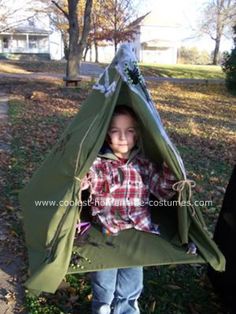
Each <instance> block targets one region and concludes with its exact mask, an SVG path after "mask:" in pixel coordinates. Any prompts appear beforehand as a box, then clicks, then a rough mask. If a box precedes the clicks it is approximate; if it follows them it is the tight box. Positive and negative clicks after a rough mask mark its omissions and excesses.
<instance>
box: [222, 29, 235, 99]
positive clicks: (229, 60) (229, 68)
mask: <svg viewBox="0 0 236 314" xmlns="http://www.w3.org/2000/svg"><path fill="white" fill-rule="evenodd" d="M234 34H235V36H234V48H233V49H232V50H231V53H229V52H225V54H224V58H223V63H222V70H223V71H224V72H225V74H226V86H227V88H228V89H229V90H230V91H232V92H234V93H236V26H234Z"/></svg>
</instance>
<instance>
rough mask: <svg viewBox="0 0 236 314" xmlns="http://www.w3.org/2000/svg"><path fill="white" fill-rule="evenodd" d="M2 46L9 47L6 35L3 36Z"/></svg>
mask: <svg viewBox="0 0 236 314" xmlns="http://www.w3.org/2000/svg"><path fill="white" fill-rule="evenodd" d="M3 48H6V49H7V48H9V38H7V37H4V38H3Z"/></svg>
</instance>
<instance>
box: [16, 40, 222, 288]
mask: <svg viewBox="0 0 236 314" xmlns="http://www.w3.org/2000/svg"><path fill="white" fill-rule="evenodd" d="M119 104H128V105H129V106H131V108H132V109H133V110H134V112H135V113H136V115H137V116H138V119H139V125H140V134H141V137H142V139H143V140H142V149H143V151H144V152H145V155H146V157H147V158H149V159H150V160H151V161H153V162H155V163H157V164H161V163H162V162H163V161H165V162H166V163H167V165H168V166H169V168H170V170H171V171H172V172H173V173H174V174H175V176H176V177H177V179H178V180H179V182H178V183H177V184H176V185H175V189H176V190H177V198H178V201H179V202H180V203H181V205H182V206H179V207H171V206H159V207H157V208H155V210H153V209H152V214H153V221H155V220H157V223H159V224H160V226H161V236H157V235H154V234H150V233H146V232H142V231H137V230H135V229H129V230H125V231H122V232H120V233H119V235H118V236H116V237H113V236H109V235H106V234H103V233H102V232H101V230H100V229H99V228H97V226H96V225H92V226H91V228H89V229H88V230H85V233H84V234H83V235H80V236H79V237H77V238H75V232H76V226H77V225H78V221H80V222H83V219H82V217H83V213H84V214H85V216H86V213H87V212H88V210H89V209H88V208H87V207H86V206H82V204H81V201H82V200H83V199H84V193H82V191H81V188H80V185H81V180H82V179H83V178H84V176H85V175H86V173H87V172H88V171H89V168H90V166H91V165H92V163H93V161H94V160H95V158H96V156H97V155H98V153H99V151H100V149H101V147H102V145H103V143H104V139H105V137H106V133H107V130H108V127H109V123H110V120H111V116H112V113H113V110H114V108H115V106H116V105H119ZM192 184H193V182H192V181H190V180H188V179H187V177H186V172H185V169H184V165H183V162H182V159H181V157H180V155H179V153H178V151H177V150H176V148H175V146H174V145H173V144H172V143H171V141H170V139H169V137H168V135H167V133H166V131H165V129H164V127H163V125H162V122H161V119H160V117H159V114H158V113H157V111H156V108H155V107H154V104H153V102H152V100H151V97H150V94H149V92H148V90H147V88H146V85H145V81H144V79H143V77H142V75H141V73H140V71H139V68H138V66H137V61H136V58H135V56H134V54H133V52H132V49H131V48H130V46H129V45H122V46H121V47H120V49H119V50H118V52H117V54H116V56H115V57H114V59H113V61H112V62H111V64H110V65H109V66H108V67H107V68H106V69H105V71H104V73H103V74H102V76H101V77H100V78H99V80H98V82H97V83H96V84H95V85H94V86H93V90H92V92H91V94H90V95H89V96H88V98H87V99H86V100H85V102H84V104H83V106H82V107H81V109H80V111H79V113H78V114H77V115H76V116H75V118H74V120H73V121H72V123H71V124H70V125H69V126H68V127H67V129H66V130H65V132H64V134H63V135H62V137H61V139H60V140H59V142H58V143H57V144H56V146H55V147H54V148H53V149H52V151H51V153H50V154H49V155H48V157H47V158H46V160H45V161H44V163H43V164H42V165H41V167H40V168H39V169H38V171H37V172H36V173H35V174H34V176H33V177H32V179H31V181H30V182H29V184H28V185H27V186H26V187H25V188H24V189H23V190H22V191H21V193H20V203H21V207H22V209H23V217H24V218H23V219H24V230H25V239H26V245H27V248H28V255H29V274H30V276H29V279H28V280H27V282H26V283H25V285H26V287H27V288H28V289H30V290H31V291H34V292H35V293H38V292H40V291H46V292H51V293H54V292H55V290H56V289H57V288H58V286H59V284H60V283H61V281H62V279H63V277H64V276H65V275H66V274H67V273H78V272H89V271H96V270H102V269H111V268H124V267H136V266H151V265H168V264H185V263H188V264H189V263H209V264H210V265H211V266H212V267H213V268H214V269H215V270H218V271H223V270H224V268H225V259H224V256H223V255H222V253H221V252H220V250H219V249H218V247H217V245H216V244H215V243H214V242H213V240H212V239H211V238H210V236H209V233H208V231H207V228H206V225H205V223H204V220H203V218H202V215H201V212H200V210H199V209H198V208H195V207H194V206H193V205H191V204H190V202H189V201H190V199H191V187H192ZM40 200H41V201H44V204H43V203H41V205H39V204H36V201H40ZM47 201H54V203H53V202H51V203H50V202H48V204H47V205H46V202H47ZM78 203H79V204H78ZM79 226H80V229H81V230H80V231H81V232H82V231H83V230H84V229H83V228H84V226H86V223H85V225H81V224H80V225H79ZM82 233H83V232H82ZM190 241H193V242H194V243H195V244H196V246H197V249H198V254H197V255H191V254H187V253H186V247H185V246H184V245H185V244H187V243H189V242H190ZM72 252H73V253H72Z"/></svg>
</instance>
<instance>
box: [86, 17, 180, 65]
mask: <svg viewBox="0 0 236 314" xmlns="http://www.w3.org/2000/svg"><path fill="white" fill-rule="evenodd" d="M132 26H135V27H136V28H137V33H136V35H135V38H134V39H133V41H132V42H130V44H131V45H132V46H133V48H134V51H135V53H136V56H137V59H138V60H139V61H140V62H143V63H159V64H176V63H177V52H178V46H179V40H178V38H179V36H178V33H179V28H180V26H179V25H178V24H176V23H175V22H172V21H168V20H166V19H164V17H163V16H161V15H160V16H159V15H158V14H157V13H156V12H151V13H150V14H147V15H145V16H144V17H143V18H142V17H141V18H138V19H137V20H136V21H135V22H133V23H132ZM98 56H99V62H110V61H111V60H112V58H113V57H114V46H113V45H111V43H109V42H106V43H104V42H103V45H100V46H99V48H98ZM86 60H87V61H94V60H95V49H94V47H92V49H91V51H89V53H88V54H87V57H86Z"/></svg>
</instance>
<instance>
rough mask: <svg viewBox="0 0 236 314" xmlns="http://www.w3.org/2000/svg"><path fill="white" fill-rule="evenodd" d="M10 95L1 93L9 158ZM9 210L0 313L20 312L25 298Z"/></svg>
mask: <svg viewBox="0 0 236 314" xmlns="http://www.w3.org/2000/svg"><path fill="white" fill-rule="evenodd" d="M7 113H8V97H7V95H5V94H3V93H0V158H1V160H2V161H3V160H8V157H9V155H10V154H11V149H10V144H9V143H10V139H11V138H10V129H9V124H8V114H7ZM0 184H1V185H2V186H0V191H1V190H2V188H4V186H5V185H7V184H8V178H7V176H6V173H5V169H4V168H0ZM8 220H9V217H8V215H7V210H6V209H5V208H4V207H2V208H1V213H0V226H1V227H0V314H11V313H20V307H21V306H22V299H23V287H22V286H21V284H20V281H21V269H22V267H23V260H22V257H21V252H18V251H17V248H14V250H11V249H10V248H9V247H8V243H9V239H11V237H12V235H11V232H12V231H11V225H10V222H9V221H8Z"/></svg>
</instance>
